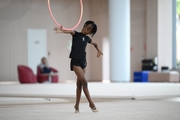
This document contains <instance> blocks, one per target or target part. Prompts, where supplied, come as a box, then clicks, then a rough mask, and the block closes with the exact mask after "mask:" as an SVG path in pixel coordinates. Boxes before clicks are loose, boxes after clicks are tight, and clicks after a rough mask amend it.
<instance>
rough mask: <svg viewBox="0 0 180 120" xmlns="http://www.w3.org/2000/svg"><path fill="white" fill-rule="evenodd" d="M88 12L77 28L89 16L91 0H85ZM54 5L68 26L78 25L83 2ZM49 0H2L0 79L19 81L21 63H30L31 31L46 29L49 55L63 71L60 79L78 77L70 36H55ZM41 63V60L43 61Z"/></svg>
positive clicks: (0, 1)
mask: <svg viewBox="0 0 180 120" xmlns="http://www.w3.org/2000/svg"><path fill="white" fill-rule="evenodd" d="M83 4H84V8H85V9H84V15H83V19H82V22H81V24H80V25H79V27H78V28H77V30H81V27H82V25H83V24H84V22H85V21H86V20H88V19H89V1H88V0H83ZM51 7H52V10H53V14H54V16H55V17H56V18H57V21H58V22H59V23H61V24H63V26H65V27H72V26H74V25H75V24H76V23H77V21H78V19H79V15H80V5H79V1H78V2H76V1H74V0H68V1H64V0H58V1H52V2H51ZM55 26H56V25H55V23H54V22H53V21H52V19H51V17H50V14H49V11H48V7H47V1H46V0H26V1H24V0H21V1H19V0H13V1H10V2H9V1H5V0H0V80H1V81H7V80H18V77H17V65H18V64H25V65H27V30H28V29H29V28H33V29H46V30H47V44H48V46H47V48H48V52H50V56H48V60H49V63H50V65H51V66H52V67H55V68H57V69H58V70H59V73H60V79H61V80H66V79H75V75H74V73H73V72H70V67H69V58H68V57H69V52H70V51H69V50H68V49H67V45H68V40H71V36H70V35H60V34H59V35H55V34H54V31H53V27H55ZM39 62H40V60H39Z"/></svg>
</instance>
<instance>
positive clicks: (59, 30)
mask: <svg viewBox="0 0 180 120" xmlns="http://www.w3.org/2000/svg"><path fill="white" fill-rule="evenodd" d="M62 29H63V28H62V26H61V27H60V28H58V27H54V29H53V30H54V31H56V33H55V34H57V33H62Z"/></svg>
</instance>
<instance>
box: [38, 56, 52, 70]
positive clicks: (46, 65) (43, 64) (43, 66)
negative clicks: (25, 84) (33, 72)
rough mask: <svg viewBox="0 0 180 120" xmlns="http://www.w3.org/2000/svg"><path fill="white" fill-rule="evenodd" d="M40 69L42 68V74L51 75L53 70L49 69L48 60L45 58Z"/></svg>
mask: <svg viewBox="0 0 180 120" xmlns="http://www.w3.org/2000/svg"><path fill="white" fill-rule="evenodd" d="M39 67H40V68H41V73H51V69H50V68H49V66H48V63H47V59H46V58H45V57H43V58H42V59H41V64H40V65H39Z"/></svg>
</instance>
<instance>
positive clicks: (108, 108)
mask: <svg viewBox="0 0 180 120" xmlns="http://www.w3.org/2000/svg"><path fill="white" fill-rule="evenodd" d="M93 101H94V102H95V104H96V107H97V108H98V110H99V112H97V113H93V112H92V111H91V109H90V108H89V105H88V102H87V100H86V99H85V98H82V99H81V103H80V113H78V114H77V113H74V108H73V106H74V102H75V98H73V97H69V98H68V97H62V98H51V99H49V98H22V97H19V98H17V97H0V120H180V114H179V113H180V96H177V97H176V98H154V99H147V98H146V99H127V98H126V99H122V98H93Z"/></svg>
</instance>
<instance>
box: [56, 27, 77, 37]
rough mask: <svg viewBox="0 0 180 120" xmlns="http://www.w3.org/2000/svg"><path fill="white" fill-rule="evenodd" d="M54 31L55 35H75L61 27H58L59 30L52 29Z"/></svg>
mask: <svg viewBox="0 0 180 120" xmlns="http://www.w3.org/2000/svg"><path fill="white" fill-rule="evenodd" d="M54 31H56V34H57V33H66V34H71V35H74V34H75V32H74V31H73V30H65V29H63V27H62V26H61V27H59V28H57V27H54Z"/></svg>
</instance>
